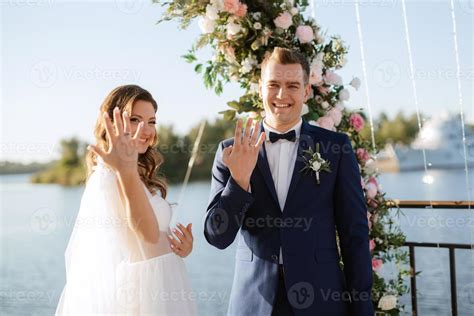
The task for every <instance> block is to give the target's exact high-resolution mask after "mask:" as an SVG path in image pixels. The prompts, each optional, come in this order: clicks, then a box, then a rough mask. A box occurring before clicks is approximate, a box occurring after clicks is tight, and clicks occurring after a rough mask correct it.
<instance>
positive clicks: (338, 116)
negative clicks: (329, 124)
mask: <svg viewBox="0 0 474 316" xmlns="http://www.w3.org/2000/svg"><path fill="white" fill-rule="evenodd" d="M326 115H327V116H329V117H330V118H331V119H332V120H333V121H334V126H339V124H340V123H341V120H342V112H341V111H340V110H339V109H336V108H332V109H330V110H329V111H328V112H327V113H326Z"/></svg>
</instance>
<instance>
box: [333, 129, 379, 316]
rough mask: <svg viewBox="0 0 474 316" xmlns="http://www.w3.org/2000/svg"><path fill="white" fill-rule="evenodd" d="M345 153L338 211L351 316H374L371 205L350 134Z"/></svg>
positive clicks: (337, 190) (339, 175)
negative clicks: (362, 182) (369, 214)
mask: <svg viewBox="0 0 474 316" xmlns="http://www.w3.org/2000/svg"><path fill="white" fill-rule="evenodd" d="M341 152H342V154H341V157H340V160H339V167H338V172H337V178H336V187H335V194H334V210H335V219H336V226H337V230H338V233H339V238H340V247H341V254H342V259H343V261H344V274H345V277H346V282H347V287H348V290H349V291H350V294H351V304H350V308H351V315H357V316H362V315H364V316H368V315H371V316H372V315H373V314H374V312H373V306H372V300H371V289H372V263H371V256H370V251H369V226H368V221H367V208H366V203H365V198H364V194H363V192H362V186H361V182H360V173H359V165H358V164H357V160H356V158H355V155H354V151H353V149H352V146H351V143H350V140H349V138H348V137H347V135H344V140H343V143H342V150H341Z"/></svg>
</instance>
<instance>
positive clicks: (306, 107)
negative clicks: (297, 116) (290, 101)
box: [301, 104, 309, 116]
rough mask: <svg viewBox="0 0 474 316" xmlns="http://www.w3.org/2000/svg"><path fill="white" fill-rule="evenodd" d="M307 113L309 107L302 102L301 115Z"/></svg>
mask: <svg viewBox="0 0 474 316" xmlns="http://www.w3.org/2000/svg"><path fill="white" fill-rule="evenodd" d="M308 113H309V108H308V105H307V104H303V107H302V108H301V116H303V115H305V114H308Z"/></svg>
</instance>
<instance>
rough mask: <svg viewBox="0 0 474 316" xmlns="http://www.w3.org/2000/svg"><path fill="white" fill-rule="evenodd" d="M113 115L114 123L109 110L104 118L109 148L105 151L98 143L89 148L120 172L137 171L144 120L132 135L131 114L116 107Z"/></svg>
mask: <svg viewBox="0 0 474 316" xmlns="http://www.w3.org/2000/svg"><path fill="white" fill-rule="evenodd" d="M113 115H114V122H113V123H112V121H111V119H110V117H109V115H108V113H107V112H105V113H104V115H103V118H102V119H103V122H104V125H105V130H106V134H107V140H108V143H109V148H108V150H107V151H105V150H103V149H102V148H100V147H98V146H97V145H89V146H88V147H87V148H88V149H89V150H91V151H92V152H94V153H95V154H96V155H97V156H99V157H101V158H102V160H103V161H104V162H105V163H106V164H107V165H108V166H110V167H111V168H112V169H114V170H115V171H116V172H118V173H122V172H128V171H136V170H137V164H138V140H139V139H140V135H141V134H142V132H143V122H140V124H139V125H138V128H137V130H136V132H135V135H132V132H131V124H130V117H129V114H128V113H127V112H126V111H124V112H123V114H122V115H120V111H119V109H118V108H115V109H114V113H113Z"/></svg>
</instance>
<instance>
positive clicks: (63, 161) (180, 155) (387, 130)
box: [0, 112, 423, 185]
mask: <svg viewBox="0 0 474 316" xmlns="http://www.w3.org/2000/svg"><path fill="white" fill-rule="evenodd" d="M422 117H423V116H422ZM234 126H235V123H234V122H229V121H227V120H224V119H216V120H215V121H212V122H207V125H206V128H205V130H204V134H203V136H202V140H201V143H200V145H199V148H198V155H197V157H196V160H195V163H194V168H193V170H192V173H191V180H192V181H194V180H209V179H210V176H211V169H212V164H213V162H214V156H215V153H216V151H217V147H218V144H219V142H220V141H221V140H223V139H226V138H229V137H232V136H233V134H234ZM374 129H375V140H376V144H377V148H383V147H384V146H385V145H386V144H387V143H391V144H395V143H401V144H406V145H409V144H410V143H411V142H412V141H413V140H414V138H415V137H416V135H417V133H418V121H417V117H416V114H411V115H408V116H406V115H405V114H403V113H402V112H399V113H398V114H397V115H396V116H395V117H394V118H393V119H390V118H389V117H388V116H387V115H386V114H385V113H381V114H380V115H379V117H378V118H376V119H375V120H374ZM198 131H199V124H197V125H196V126H194V127H193V128H192V129H191V130H190V131H189V132H188V133H187V134H186V135H184V136H183V135H178V134H177V133H176V132H175V131H174V128H173V126H172V125H161V126H159V128H158V135H159V145H158V150H159V151H160V152H161V153H162V154H163V156H164V158H165V162H164V164H163V165H162V166H161V168H160V171H159V172H160V174H161V175H163V176H165V177H166V178H167V180H168V182H169V183H170V184H173V183H179V182H181V181H182V180H183V179H184V177H185V174H186V169H187V166H188V162H189V159H190V158H191V154H192V150H193V146H194V142H195V140H196V137H197V134H198ZM362 133H363V136H364V137H365V138H366V139H368V140H370V127H369V124H368V122H367V124H366V125H365V127H364V130H363V131H362ZM85 153H86V143H84V142H82V141H80V140H79V139H77V138H71V139H64V140H62V141H61V158H60V159H59V160H57V161H53V162H50V163H47V164H38V163H34V164H29V165H23V164H18V163H13V162H0V174H11V173H22V172H23V173H24V172H36V171H37V172H36V173H35V174H34V175H33V176H32V181H33V182H35V183H58V184H62V185H78V184H82V183H84V182H85V179H86V164H85Z"/></svg>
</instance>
